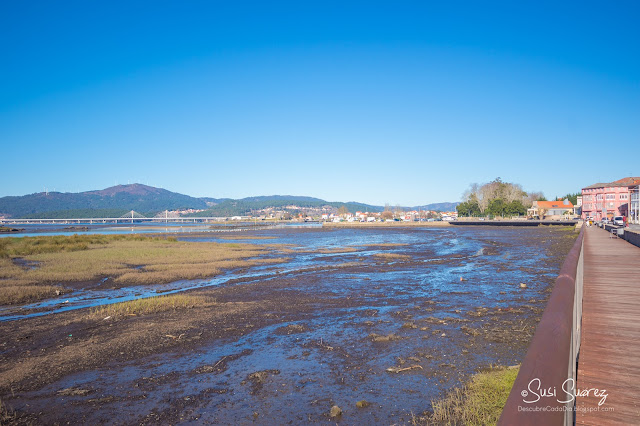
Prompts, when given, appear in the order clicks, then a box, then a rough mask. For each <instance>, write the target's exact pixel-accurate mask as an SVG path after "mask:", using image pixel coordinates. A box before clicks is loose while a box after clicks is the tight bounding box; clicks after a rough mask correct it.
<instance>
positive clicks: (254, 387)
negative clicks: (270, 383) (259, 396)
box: [240, 370, 280, 395]
mask: <svg viewBox="0 0 640 426" xmlns="http://www.w3.org/2000/svg"><path fill="white" fill-rule="evenodd" d="M278 374H280V370H263V371H256V372H255V373H251V374H249V375H247V380H243V381H242V382H241V383H240V384H246V383H247V381H249V382H251V395H255V394H256V393H258V392H259V391H260V390H261V389H262V387H263V386H264V382H265V381H266V380H267V378H268V377H269V376H270V375H278Z"/></svg>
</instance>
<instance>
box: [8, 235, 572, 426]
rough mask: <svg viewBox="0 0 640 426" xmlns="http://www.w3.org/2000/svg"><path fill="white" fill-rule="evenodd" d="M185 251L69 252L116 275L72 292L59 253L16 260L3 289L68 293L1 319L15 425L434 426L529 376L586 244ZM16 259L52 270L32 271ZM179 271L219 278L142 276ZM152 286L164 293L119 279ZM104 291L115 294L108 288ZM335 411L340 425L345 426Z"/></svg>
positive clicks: (415, 240) (304, 244)
mask: <svg viewBox="0 0 640 426" xmlns="http://www.w3.org/2000/svg"><path fill="white" fill-rule="evenodd" d="M172 236H173V237H176V238H177V240H175V241H173V240H165V239H163V238H162V237H161V238H157V239H152V238H149V240H151V241H152V244H153V245H154V247H155V248H154V249H153V250H152V251H154V252H156V253H159V254H158V256H160V255H161V256H164V257H162V258H163V259H165V260H163V261H162V262H155V263H154V262H150V261H149V262H141V261H139V260H135V261H134V260H133V259H137V258H136V257H135V250H133V249H132V248H131V247H130V246H129V244H131V243H133V242H135V241H134V240H127V239H122V241H120V242H119V243H122V244H123V245H122V246H120V249H114V250H113V251H110V250H108V249H107V248H106V247H108V246H109V244H107V245H106V247H103V246H100V245H99V244H98V243H96V244H95V245H96V248H95V249H93V250H92V249H89V250H85V249H82V250H77V251H69V252H66V253H71V254H76V253H85V254H86V255H89V254H91V253H92V252H93V253H94V254H98V253H102V254H100V256H103V257H102V258H101V259H103V260H104V259H109V260H113V262H114V263H113V264H109V266H108V267H104V269H102V270H101V272H100V273H95V274H93V275H91V274H88V273H87V272H83V274H86V275H83V276H82V277H81V279H76V278H78V277H79V276H76V275H74V276H73V277H74V280H65V277H64V274H61V275H54V274H53V273H54V272H55V271H57V270H52V275H49V274H45V273H44V272H43V271H44V270H45V268H46V265H47V262H49V261H50V257H47V256H52V253H47V252H43V253H32V254H25V253H21V252H19V251H16V252H12V253H13V254H9V255H8V256H5V257H4V259H5V264H6V265H9V264H8V263H6V261H7V259H9V261H10V262H11V264H10V266H8V269H7V272H4V271H5V270H4V267H3V268H2V271H3V280H5V281H8V280H10V279H16V280H17V279H22V278H20V277H21V276H19V275H11V274H17V272H16V270H15V268H20V269H21V270H22V271H23V272H20V274H22V273H24V274H25V275H26V274H29V273H30V272H31V271H36V272H37V273H40V274H42V275H41V276H42V277H43V280H42V281H39V280H35V281H34V282H31V284H30V285H36V286H38V285H43V286H54V287H60V288H63V289H66V290H65V291H68V293H63V294H60V295H55V294H54V295H52V296H51V297H50V298H48V299H46V300H44V301H40V302H28V303H19V304H18V305H11V306H5V307H3V308H1V309H0V319H2V320H3V322H0V336H2V337H1V338H0V348H1V350H0V361H1V363H0V365H1V367H0V399H1V400H2V401H3V402H4V403H5V404H6V405H7V406H9V407H11V408H12V409H13V410H15V413H16V416H18V417H19V418H20V419H22V420H24V421H33V422H35V423H47V424H50V423H55V422H61V423H62V422H71V423H95V424H122V423H125V424H139V423H177V422H184V421H200V422H208V423H220V424H238V423H240V424H243V423H251V422H256V423H257V424H274V423H278V424H282V423H300V422H325V421H328V420H338V421H341V422H345V423H348V424H392V423H410V422H411V421H412V420H415V419H416V418H423V419H426V420H425V421H428V419H429V418H430V416H431V413H432V411H433V407H432V401H438V400H440V399H441V398H443V397H444V396H445V395H446V394H447V393H448V392H450V391H451V390H452V389H453V388H455V387H457V386H460V385H461V384H463V383H465V382H466V381H467V380H468V379H469V378H470V377H472V375H473V374H474V373H476V372H478V371H481V370H482V369H485V368H487V367H489V366H495V365H503V366H511V365H516V364H518V363H519V362H520V361H521V360H522V358H523V357H524V354H525V353H526V349H527V346H528V344H529V341H530V339H531V336H532V335H533V332H534V331H535V326H536V325H537V322H538V321H539V319H540V316H541V313H542V310H543V309H544V306H545V303H546V300H547V299H548V296H549V294H550V290H551V287H552V285H553V282H554V280H555V278H556V276H557V273H558V271H559V270H560V266H561V265H562V263H563V261H564V257H565V255H566V253H568V251H569V250H570V248H571V246H572V245H573V242H574V240H575V236H576V233H575V232H574V231H573V229H572V228H557V227H553V228H551V227H537V228H504V227H501V228H491V227H486V228H483V229H478V228H384V229H382V228H381V229H348V228H345V229H342V228H330V229H322V228H318V229H274V230H260V231H255V232H251V233H247V232H239V233H237V237H238V238H237V242H234V241H233V237H232V236H231V235H225V236H224V240H223V239H220V238H216V237H215V236H206V235H198V236H191V237H190V236H189V235H186V234H184V235H172ZM97 237H100V236H96V238H97ZM47 238H53V237H47ZM132 238H133V237H132ZM144 238H147V237H144ZM267 239H268V240H269V241H268V242H269V244H265V241H264V240H267ZM92 244H93V243H89V246H92ZM224 244H231V246H230V247H227V248H226V250H223V249H222V248H221V247H218V246H220V245H224ZM191 245H193V247H195V249H194V250H193V251H191V252H189V254H188V255H187V254H184V253H187V252H188V251H189V250H190V249H189V248H187V247H188V246H191ZM209 245H211V246H212V247H216V248H215V249H213V248H212V249H207V248H206V247H207V246H209ZM174 249H175V250H174ZM100 250H104V251H103V252H100ZM220 251H221V252H224V253H226V254H225V255H221V254H220ZM59 253H65V252H59ZM107 253H110V254H109V255H107ZM123 253H126V256H125V255H124V254H123ZM14 255H15V256H14ZM12 256H14V257H12ZM15 257H20V258H21V259H25V260H26V261H28V262H38V263H31V264H30V265H32V266H31V267H33V269H29V268H31V267H29V266H25V265H16V263H15V262H14V261H12V260H11V259H13V258H15ZM83 259H84V263H82V264H90V265H94V266H95V267H96V268H98V269H99V268H100V267H103V264H102V262H94V263H91V262H89V261H88V260H87V259H88V258H83ZM224 262H240V263H239V264H233V265H232V264H230V263H227V264H225V263H224ZM170 263H174V264H177V265H188V266H187V267H185V268H180V269H179V270H180V271H181V274H182V273H183V272H184V271H188V270H189V269H190V266H191V265H194V268H195V269H197V267H196V266H197V265H198V264H203V265H207V266H206V268H209V267H211V268H217V269H211V270H209V269H207V271H206V272H207V273H209V272H211V271H214V270H215V271H216V275H215V277H213V275H212V276H208V275H207V274H204V275H205V276H203V275H198V274H195V275H189V276H183V275H180V274H178V275H170V276H169V281H170V282H169V283H167V281H164V280H161V279H160V280H156V276H155V275H153V273H156V272H158V271H162V268H163V267H164V266H162V267H161V268H149V267H148V266H147V267H145V268H140V269H142V272H135V271H137V270H139V269H135V268H136V267H140V265H167V264H170ZM114 264H115V265H124V266H121V267H120V266H118V267H114V266H113V265H114ZM3 265H4V264H3ZM78 265H80V264H78ZM216 265H217V266H216ZM132 268H133V269H132ZM145 269H146V271H145ZM38 271H39V272H38ZM83 271H85V270H84V269H83ZM36 272H33V273H34V274H35V273H36ZM71 272H73V271H72V270H71ZM145 272H148V273H152V275H149V276H150V277H153V278H150V279H146V278H142V279H140V280H139V281H136V280H133V279H131V280H129V279H127V280H124V279H123V278H122V277H127V274H134V276H135V274H141V275H142V274H144V273H145ZM105 274H106V278H107V281H109V280H111V281H110V282H111V284H109V285H107V287H108V288H101V286H100V285H97V283H99V282H100V281H102V280H104V279H105ZM53 276H55V278H51V277H53ZM11 277H13V278H11ZM211 277H213V278H211ZM173 279H176V280H178V281H171V280H173ZM107 281H105V282H107ZM0 282H1V281H0ZM521 283H525V284H526V288H523V287H522V286H521V285H520V284H521ZM0 285H1V284H0ZM167 289H169V291H167ZM165 293H167V294H165ZM123 294H127V295H128V296H127V297H122V295H123ZM136 294H138V295H139V296H135V295H136ZM74 295H76V296H74ZM150 296H153V297H150ZM74 297H75V299H74ZM177 297H181V298H182V299H177ZM138 299H141V300H140V301H137V300H138ZM144 300H147V301H146V302H144ZM65 301H69V303H66V304H65V303H64V302H65ZM120 301H122V302H124V303H122V304H121V303H114V302H120ZM127 304H128V305H127ZM60 306H66V307H68V309H67V308H65V309H61V308H60ZM36 313H37V315H35V314H36ZM21 314H23V315H22V316H21ZM362 401H366V402H367V404H364V403H362ZM333 406H338V407H340V409H341V414H340V415H339V417H335V418H331V414H332V407H333Z"/></svg>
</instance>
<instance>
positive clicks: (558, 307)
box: [498, 227, 585, 425]
mask: <svg viewBox="0 0 640 426" xmlns="http://www.w3.org/2000/svg"><path fill="white" fill-rule="evenodd" d="M584 232H585V228H584V227H583V228H582V230H581V231H580V235H579V236H578V239H577V240H576V242H575V244H574V245H573V247H572V248H571V251H569V254H568V255H567V257H566V259H565V261H564V264H563V265H562V268H561V269H560V274H559V275H558V278H556V281H555V286H554V288H553V292H552V293H551V297H550V298H549V302H548V303H547V306H546V308H545V310H544V312H543V314H542V318H541V319H540V323H539V324H538V327H537V329H536V332H535V334H534V336H533V339H532V341H531V345H530V346H529V349H528V351H527V355H526V356H525V358H524V360H523V362H522V365H521V366H520V371H519V373H518V377H516V380H515V383H514V384H513V388H512V389H511V393H510V394H509V398H508V399H507V403H506V404H505V407H504V409H503V411H502V415H501V416H500V420H499V421H498V424H499V425H562V424H565V416H566V414H567V411H566V410H567V409H572V408H573V404H572V403H562V402H560V401H564V400H567V399H568V398H567V394H566V393H565V392H564V391H563V388H562V386H563V384H564V383H565V381H566V380H567V379H569V378H570V373H569V371H571V369H572V363H573V364H574V365H575V359H573V358H574V356H575V355H572V354H573V353H575V352H576V351H575V350H572V345H574V344H575V340H574V339H573V330H576V329H577V328H579V324H574V308H575V307H574V303H575V291H576V287H575V285H576V276H577V273H578V264H579V260H580V254H581V252H582V241H583V239H584ZM580 285H581V283H580ZM579 303H581V301H580V302H579ZM579 320H580V319H579V318H578V321H579ZM578 342H579V340H578ZM574 349H575V348H574ZM536 379H538V380H539V382H538V381H536ZM532 381H533V383H532ZM538 386H539V388H540V389H539V390H538V389H537V388H538ZM530 388H532V389H533V392H531V391H530ZM543 390H546V391H548V392H547V394H549V393H550V392H553V391H554V390H555V394H556V396H551V397H547V396H540V397H539V399H538V401H537V402H531V401H535V400H536V399H537V398H538V395H542V393H543V392H542V391H543ZM525 392H526V396H525ZM525 400H526V401H529V402H525ZM571 419H573V416H571Z"/></svg>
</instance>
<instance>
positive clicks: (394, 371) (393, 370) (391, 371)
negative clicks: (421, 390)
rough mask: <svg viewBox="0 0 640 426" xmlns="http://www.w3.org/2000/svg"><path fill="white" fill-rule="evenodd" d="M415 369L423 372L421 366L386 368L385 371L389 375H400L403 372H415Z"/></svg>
mask: <svg viewBox="0 0 640 426" xmlns="http://www.w3.org/2000/svg"><path fill="white" fill-rule="evenodd" d="M416 369H419V370H424V369H423V368H422V366H421V365H411V366H409V367H389V368H387V371H388V372H389V373H402V372H403V371H409V370H416Z"/></svg>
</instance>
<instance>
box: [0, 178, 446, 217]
mask: <svg viewBox="0 0 640 426" xmlns="http://www.w3.org/2000/svg"><path fill="white" fill-rule="evenodd" d="M457 204H458V203H435V204H426V205H424V206H415V207H407V208H408V209H411V210H414V209H415V210H440V211H449V210H453V209H455V207H456V205H457ZM287 206H297V207H310V208H321V207H334V208H339V207H342V206H345V207H347V209H349V211H350V212H355V211H358V210H360V211H370V212H379V211H382V210H384V207H382V206H374V205H369V204H364V203H358V202H355V201H350V202H346V203H343V202H330V201H325V200H322V199H319V198H313V197H304V196H292V195H271V196H259V197H247V198H242V199H237V200H236V199H230V198H210V197H201V198H196V197H191V196H188V195H184V194H179V193H177V192H171V191H168V190H166V189H162V188H155V187H152V186H147V185H142V184H138V183H136V184H130V185H117V186H112V187H110V188H106V189H103V190H97V191H86V192H79V193H69V192H65V193H63V192H39V193H35V194H29V195H23V196H9V197H2V198H0V216H5V217H11V218H71V217H83V218H90V217H120V216H123V215H125V214H126V213H127V212H129V211H131V210H135V211H136V212H139V213H141V214H143V215H145V216H153V215H154V214H156V213H158V212H161V211H164V210H185V209H194V210H203V211H201V212H197V213H192V214H191V215H193V216H217V217H219V216H236V215H245V214H249V213H250V212H251V211H255V210H262V209H265V208H270V207H272V208H276V209H278V208H279V209H283V208H286V207H287ZM290 209H292V208H290ZM292 210H293V209H292Z"/></svg>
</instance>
